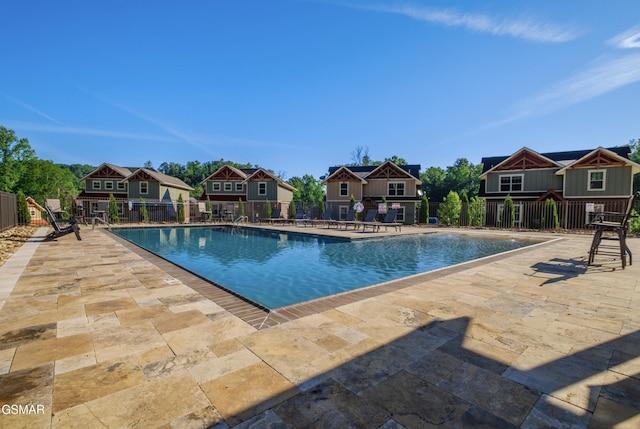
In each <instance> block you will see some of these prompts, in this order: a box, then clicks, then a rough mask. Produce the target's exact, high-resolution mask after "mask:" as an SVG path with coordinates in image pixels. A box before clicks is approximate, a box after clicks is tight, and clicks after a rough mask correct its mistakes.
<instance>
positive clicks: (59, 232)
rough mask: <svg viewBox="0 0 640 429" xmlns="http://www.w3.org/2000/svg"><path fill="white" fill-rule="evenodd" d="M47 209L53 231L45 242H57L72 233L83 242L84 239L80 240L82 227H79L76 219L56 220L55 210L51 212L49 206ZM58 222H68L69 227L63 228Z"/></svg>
mask: <svg viewBox="0 0 640 429" xmlns="http://www.w3.org/2000/svg"><path fill="white" fill-rule="evenodd" d="M45 209H46V210H47V216H48V217H49V223H50V224H51V227H52V228H53V231H52V232H50V233H49V234H47V236H46V237H45V238H44V241H51V240H55V239H56V238H58V237H62V236H63V235H67V234H70V233H72V232H73V233H75V234H76V238H77V239H78V240H82V238H80V227H79V226H78V220H77V219H76V218H71V219H56V217H55V216H54V214H53V210H51V208H50V207H49V206H47V205H45ZM58 222H60V223H63V222H66V223H68V224H69V226H65V227H61V226H60V225H59V224H58Z"/></svg>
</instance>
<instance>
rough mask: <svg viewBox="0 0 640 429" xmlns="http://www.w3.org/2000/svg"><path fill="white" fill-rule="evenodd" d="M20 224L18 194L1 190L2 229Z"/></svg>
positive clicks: (0, 225) (0, 218)
mask: <svg viewBox="0 0 640 429" xmlns="http://www.w3.org/2000/svg"><path fill="white" fill-rule="evenodd" d="M16 225H18V206H17V204H16V196H15V195H14V194H10V193H8V192H2V191H0V231H4V230H5V229H9V228H12V227H14V226H16Z"/></svg>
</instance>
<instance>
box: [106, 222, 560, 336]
mask: <svg viewBox="0 0 640 429" xmlns="http://www.w3.org/2000/svg"><path fill="white" fill-rule="evenodd" d="M155 226H156V227H158V226H157V225H155ZM184 226H190V225H184ZM195 226H196V227H201V226H200V225H195ZM202 226H203V227H204V226H224V224H216V225H202ZM244 226H249V227H252V228H261V229H262V228H263V226H264V225H261V226H251V225H244ZM136 227H137V226H136ZM123 228H124V227H123ZM267 229H268V230H275V231H282V232H286V233H290V232H295V233H299V234H305V235H310V236H318V235H321V236H327V237H334V238H345V237H344V236H343V235H339V236H338V235H331V234H326V233H325V234H318V233H317V231H316V232H313V231H311V230H310V231H308V232H301V231H299V230H296V231H289V230H287V229H283V228H267ZM101 231H103V232H105V233H107V232H108V234H107V235H108V236H109V237H111V238H112V239H114V240H115V241H116V242H118V243H120V244H121V245H123V246H124V247H125V248H127V249H128V250H130V251H132V252H133V253H135V254H137V255H138V256H140V257H142V258H143V259H145V260H148V261H149V262H151V263H153V264H154V265H156V266H157V267H159V268H161V269H162V270H163V271H165V272H166V273H167V274H169V275H171V276H172V277H174V278H175V279H177V280H179V281H181V282H182V283H183V284H184V285H186V286H188V287H190V288H191V289H193V290H194V291H196V292H198V293H200V294H201V295H203V296H204V297H205V298H207V299H209V300H211V301H213V302H214V303H216V304H218V305H219V306H220V307H222V308H224V309H225V310H227V311H228V312H230V313H231V314H233V315H234V316H236V317H238V318H240V319H242V320H243V321H245V322H246V323H248V324H249V325H251V326H253V327H254V328H256V329H258V330H260V329H265V328H269V327H272V326H276V325H279V324H282V323H286V322H289V321H291V320H296V319H299V318H301V317H305V316H310V315H313V314H317V313H321V312H323V311H327V310H331V309H334V308H337V307H340V306H343V305H347V304H352V303H354V302H358V301H362V300H364V299H367V298H372V297H375V296H379V295H383V294H385V293H389V292H394V291H397V290H401V289H405V288H408V287H411V286H415V285H417V284H420V283H424V282H427V281H432V280H435V279H438V278H441V277H445V276H448V275H451V274H454V273H457V272H461V271H464V270H467V269H470V268H474V267H477V266H479V265H483V264H487V263H490V262H494V261H497V260H501V259H505V258H508V257H511V256H513V255H515V254H519V253H523V252H527V251H531V250H534V249H537V248H538V247H540V246H547V245H551V244H553V243H556V242H558V241H562V240H565V238H564V237H555V238H551V237H546V238H545V237H535V236H527V237H526V238H525V239H528V240H531V241H533V242H534V243H533V244H531V245H529V246H525V247H521V248H518V249H513V250H509V251H506V252H501V253H498V254H495V255H489V256H485V257H482V258H479V259H474V260H471V261H466V262H461V263H459V264H455V265H450V266H447V267H442V268H437V269H434V270H431V271H427V272H424V273H418V274H413V275H410V276H407V277H403V278H400V279H395V280H391V281H387V282H383V283H377V284H374V285H370V286H365V287H362V288H358V289H354V290H350V291H345V292H340V293H337V294H334V295H330V296H326V297H320V298H314V299H312V300H309V301H304V302H301V303H296V304H291V305H287V306H283V307H278V308H275V309H270V308H268V307H266V306H264V305H262V304H260V303H257V302H254V301H252V300H251V299H249V298H246V297H244V296H242V295H240V294H238V293H236V292H234V291H232V290H230V289H228V288H225V287H224V286H223V285H220V284H218V283H216V282H213V281H211V280H209V279H206V278H204V277H202V276H200V275H198V274H197V273H195V272H192V271H190V270H188V269H186V268H184V267H182V266H180V265H178V264H176V263H174V262H171V261H170V260H168V259H166V258H164V257H162V256H160V255H158V254H156V253H154V252H152V251H150V250H147V249H145V248H143V247H141V246H139V245H137V244H135V243H133V242H131V241H129V240H127V239H125V238H123V237H121V236H119V235H117V234H115V233H113V232H112V231H110V230H109V231H108V230H107V229H101ZM436 233H443V234H457V235H468V232H467V231H465V230H461V231H459V232H458V231H455V230H449V229H447V230H442V231H437V230H436V231H416V232H415V233H412V234H402V235H424V234H436ZM474 235H475V234H474ZM479 235H482V236H489V235H491V233H490V232H487V233H482V232H480V233H479ZM385 236H388V237H396V236H398V235H395V234H389V235H385ZM378 237H381V236H371V237H370V238H378ZM507 237H519V235H518V234H509V235H508V236H507ZM507 237H504V238H507ZM534 237H535V238H534ZM362 238H365V237H358V238H356V239H362ZM493 238H495V237H493ZM212 286H213V287H212Z"/></svg>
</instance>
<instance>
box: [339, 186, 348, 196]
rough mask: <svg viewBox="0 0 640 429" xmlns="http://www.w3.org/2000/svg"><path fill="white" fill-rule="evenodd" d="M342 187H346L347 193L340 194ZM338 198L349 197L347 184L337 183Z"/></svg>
mask: <svg viewBox="0 0 640 429" xmlns="http://www.w3.org/2000/svg"><path fill="white" fill-rule="evenodd" d="M342 185H347V193H346V194H343V193H342ZM338 196H339V197H348V196H349V182H340V183H338Z"/></svg>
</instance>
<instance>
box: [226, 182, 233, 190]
mask: <svg viewBox="0 0 640 429" xmlns="http://www.w3.org/2000/svg"><path fill="white" fill-rule="evenodd" d="M224 191H225V192H231V191H233V184H232V183H231V182H224Z"/></svg>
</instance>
